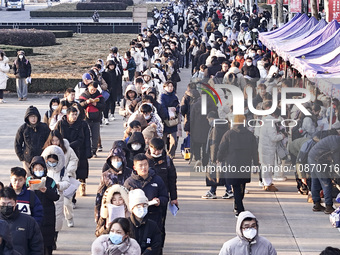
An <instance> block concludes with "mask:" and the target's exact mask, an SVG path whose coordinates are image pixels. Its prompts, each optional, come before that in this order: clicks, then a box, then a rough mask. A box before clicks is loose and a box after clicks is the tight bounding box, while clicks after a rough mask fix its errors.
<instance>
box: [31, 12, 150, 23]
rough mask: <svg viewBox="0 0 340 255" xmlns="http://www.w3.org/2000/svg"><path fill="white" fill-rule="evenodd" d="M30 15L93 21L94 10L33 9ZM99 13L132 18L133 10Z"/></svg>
mask: <svg viewBox="0 0 340 255" xmlns="http://www.w3.org/2000/svg"><path fill="white" fill-rule="evenodd" d="M30 15H31V17H32V18H46V17H47V18H51V17H54V18H60V17H72V18H74V17H82V18H89V21H91V22H92V19H91V17H92V15H93V11H60V12H59V11H51V12H47V11H31V12H30ZM99 15H100V17H101V18H104V17H107V18H112V17H114V18H130V17H132V12H131V11H99ZM148 17H152V13H148Z"/></svg>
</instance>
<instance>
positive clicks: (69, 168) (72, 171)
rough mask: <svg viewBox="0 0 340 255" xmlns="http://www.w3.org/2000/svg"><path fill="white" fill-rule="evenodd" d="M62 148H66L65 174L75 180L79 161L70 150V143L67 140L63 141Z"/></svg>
mask: <svg viewBox="0 0 340 255" xmlns="http://www.w3.org/2000/svg"><path fill="white" fill-rule="evenodd" d="M64 146H65V148H66V153H64V155H65V173H66V174H67V175H68V176H69V177H73V178H76V171H77V167H78V162H79V159H78V157H77V155H76V153H75V152H74V150H73V149H72V148H71V146H70V143H69V142H68V140H67V139H64Z"/></svg>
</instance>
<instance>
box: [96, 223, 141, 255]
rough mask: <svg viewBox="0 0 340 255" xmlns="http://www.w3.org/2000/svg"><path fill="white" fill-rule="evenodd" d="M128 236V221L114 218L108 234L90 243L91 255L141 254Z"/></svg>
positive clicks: (138, 247) (134, 242)
mask: <svg viewBox="0 0 340 255" xmlns="http://www.w3.org/2000/svg"><path fill="white" fill-rule="evenodd" d="M130 236H131V232H130V222H129V220H128V219H125V218H116V219H114V221H113V222H112V223H111V225H110V228H109V234H106V235H102V236H100V237H98V238H97V239H96V240H95V241H94V242H93V243H92V248H91V251H92V255H105V254H110V255H121V254H124V255H137V254H141V248H140V246H139V244H138V243H137V241H136V240H135V239H133V238H131V237H130Z"/></svg>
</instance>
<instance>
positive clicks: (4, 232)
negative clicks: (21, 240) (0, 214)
mask: <svg viewBox="0 0 340 255" xmlns="http://www.w3.org/2000/svg"><path fill="white" fill-rule="evenodd" d="M0 237H1V238H2V243H1V244H0V254H2V255H18V254H19V253H16V252H15V251H14V248H13V243H12V233H11V231H10V229H9V224H8V223H7V222H6V221H5V220H2V219H0Z"/></svg>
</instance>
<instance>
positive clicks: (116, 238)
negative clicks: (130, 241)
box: [109, 232, 123, 245]
mask: <svg viewBox="0 0 340 255" xmlns="http://www.w3.org/2000/svg"><path fill="white" fill-rule="evenodd" d="M109 238H110V241H111V242H112V243H113V244H116V245H117V244H120V243H122V242H123V236H122V235H119V234H116V233H113V232H110V234H109Z"/></svg>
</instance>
